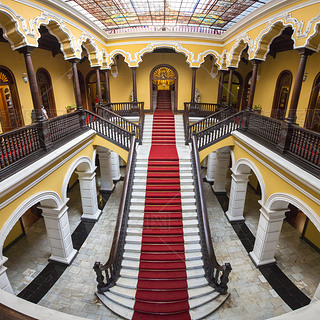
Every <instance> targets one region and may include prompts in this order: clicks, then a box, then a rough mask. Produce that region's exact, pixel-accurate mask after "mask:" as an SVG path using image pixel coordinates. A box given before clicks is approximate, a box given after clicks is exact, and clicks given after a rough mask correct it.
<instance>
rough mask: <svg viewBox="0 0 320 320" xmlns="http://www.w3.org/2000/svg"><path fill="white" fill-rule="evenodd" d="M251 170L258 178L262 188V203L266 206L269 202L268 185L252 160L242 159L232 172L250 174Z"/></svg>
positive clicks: (233, 167)
mask: <svg viewBox="0 0 320 320" xmlns="http://www.w3.org/2000/svg"><path fill="white" fill-rule="evenodd" d="M250 170H252V171H253V173H254V174H255V176H256V177H257V179H258V181H259V184H260V188H261V200H260V201H261V203H262V204H264V203H265V202H266V200H267V189H266V184H265V182H264V180H263V177H262V174H261V172H260V171H259V169H258V168H257V166H256V165H255V164H254V163H253V162H252V161H250V160H248V159H245V158H242V159H239V160H238V161H237V162H236V164H235V165H234V166H232V171H233V172H234V173H242V174H245V173H250Z"/></svg>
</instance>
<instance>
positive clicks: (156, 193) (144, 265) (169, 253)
mask: <svg viewBox="0 0 320 320" xmlns="http://www.w3.org/2000/svg"><path fill="white" fill-rule="evenodd" d="M186 277H187V273H186V264H185V254H184V240H183V223H182V208H181V193H180V174H179V157H178V153H177V148H176V146H175V126H174V116H173V113H172V112H171V111H170V110H163V109H161V110H159V109H157V110H156V111H155V113H154V117H153V129H152V145H151V150H150V154H149V161H148V173H147V185H146V198H145V209H144V223H143V232H142V245H141V255H140V266H139V275H138V284H137V293H136V297H135V298H136V301H135V305H134V310H135V311H134V314H133V318H132V319H134V320H138V319H141V320H144V319H154V320H157V319H170V320H189V319H191V318H190V315H189V303H188V284H187V280H186Z"/></svg>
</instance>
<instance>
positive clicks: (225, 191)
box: [212, 185, 227, 194]
mask: <svg viewBox="0 0 320 320" xmlns="http://www.w3.org/2000/svg"><path fill="white" fill-rule="evenodd" d="M212 190H213V192H214V193H215V194H227V190H226V189H217V188H216V189H215V188H214V185H213V186H212Z"/></svg>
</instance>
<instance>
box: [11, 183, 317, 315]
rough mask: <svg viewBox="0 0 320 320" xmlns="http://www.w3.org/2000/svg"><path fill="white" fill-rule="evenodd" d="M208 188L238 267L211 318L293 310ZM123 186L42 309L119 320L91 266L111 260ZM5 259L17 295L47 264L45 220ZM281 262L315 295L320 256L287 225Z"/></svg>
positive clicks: (222, 238) (212, 212) (252, 223)
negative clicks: (100, 293)
mask: <svg viewBox="0 0 320 320" xmlns="http://www.w3.org/2000/svg"><path fill="white" fill-rule="evenodd" d="M204 186H205V192H206V198H207V206H208V213H209V218H210V226H211V230H212V238H213V241H214V248H215V252H216V256H217V259H218V261H219V262H220V263H225V262H230V263H231V266H232V268H233V270H232V272H231V275H230V282H229V291H230V293H231V296H230V298H229V299H228V300H227V302H226V303H225V304H224V305H223V306H222V307H221V308H219V310H217V311H216V312H214V313H213V314H212V315H210V316H208V317H207V318H206V319H208V320H209V319H239V320H241V319H246V320H247V319H267V318H270V317H272V316H276V315H279V314H283V313H285V312H288V311H290V308H289V307H288V306H287V304H286V303H285V302H284V301H283V300H282V299H281V298H280V297H279V296H278V295H277V293H276V292H275V291H274V290H273V289H272V287H271V286H270V285H269V283H268V282H267V281H266V279H265V277H264V276H263V275H262V274H261V272H260V271H259V269H257V268H256V267H255V266H254V265H253V263H252V261H251V260H250V259H249V257H248V254H247V250H246V248H245V247H244V246H243V244H242V243H241V241H240V240H239V238H238V236H237V235H236V233H235V232H234V230H233V228H232V226H231V225H230V224H229V222H228V221H227V219H226V217H225V215H224V213H223V210H222V209H221V206H220V205H219V202H218V200H217V199H216V197H215V196H214V195H213V192H212V190H211V188H210V185H209V184H208V183H205V184H204ZM121 187H122V183H117V185H116V188H115V191H114V193H113V194H112V195H111V197H110V199H109V201H108V202H107V204H106V206H105V208H104V210H103V214H102V216H101V218H100V220H99V222H98V223H96V224H95V225H94V227H93V229H92V231H91V233H90V234H89V236H88V238H87V239H86V241H85V242H84V243H83V245H82V247H81V248H80V250H79V253H78V255H77V257H76V258H75V260H74V262H73V263H72V265H71V266H70V267H68V268H67V269H66V270H65V271H64V272H63V274H62V276H61V277H60V279H59V280H58V281H57V282H56V283H55V285H54V286H53V287H52V288H51V290H50V291H49V292H48V293H47V294H46V295H45V296H44V297H43V298H42V300H41V301H40V302H39V304H40V305H42V306H46V307H49V308H52V309H55V310H59V311H62V312H66V313H69V314H74V315H78V316H82V317H85V318H88V319H97V320H106V319H119V318H118V317H117V316H116V315H113V314H112V313H111V312H110V311H109V310H108V309H107V308H106V307H105V306H103V305H101V303H100V302H99V301H98V300H97V299H96V297H95V295H94V292H95V289H96V282H95V274H94V271H93V270H92V266H93V264H94V262H95V261H101V262H106V261H107V258H108V254H109V250H110V247H111V242H112V237H113V229H114V226H115V220H116V215H117V212H118V202H119V197H120V194H121ZM72 192H73V193H74V194H73V195H71V200H70V202H69V204H68V205H69V206H70V207H71V209H70V210H69V215H70V225H71V229H72V231H74V230H75V229H76V226H77V224H78V223H79V221H80V209H79V201H78V199H79V194H77V193H79V189H77V188H74V189H73V190H72ZM248 197H250V201H247V205H246V208H245V218H246V223H247V225H248V227H249V229H250V230H251V231H252V233H253V235H255V233H256V229H257V225H258V217H259V216H258V212H259V205H258V203H257V200H258V197H257V196H256V195H255V194H254V193H253V192H251V190H249V192H248ZM72 200H74V203H73V202H72ZM27 248H28V251H27V250H26V249H27ZM5 255H6V256H7V257H8V258H9V260H8V262H7V263H6V266H7V267H8V271H7V272H8V276H9V279H10V281H11V284H12V286H13V288H14V291H15V292H16V293H18V292H20V291H21V290H22V289H23V288H24V287H26V285H27V284H28V283H29V282H30V281H32V280H33V279H34V278H35V276H36V275H38V274H39V273H40V271H41V270H42V269H43V268H44V267H45V265H47V264H48V262H47V259H48V258H49V256H50V248H49V244H48V242H47V239H46V233H45V229H44V224H43V221H42V219H41V220H39V221H38V222H37V223H36V224H35V225H34V226H33V227H32V229H31V228H30V229H29V235H27V236H26V237H24V238H23V239H22V240H21V241H19V242H18V243H17V244H16V245H14V246H13V247H12V248H11V249H9V250H8V251H7V252H6V254H5ZM276 258H277V261H278V266H279V267H280V268H281V269H282V270H283V271H284V272H285V273H286V274H287V275H288V277H289V278H290V279H291V280H292V281H294V282H295V283H296V284H297V285H298V286H301V290H302V291H304V292H305V293H306V294H307V295H308V296H309V297H311V296H312V294H313V293H314V291H315V288H316V286H317V285H318V283H319V281H320V270H319V268H320V267H319V266H320V263H319V262H320V261H319V259H320V255H319V254H318V253H317V252H315V250H314V249H313V248H311V247H310V246H309V245H307V244H306V243H305V242H304V241H303V240H300V239H299V237H298V235H297V234H296V233H295V230H294V229H293V228H292V227H291V226H290V225H288V224H286V223H285V224H284V227H283V230H282V233H281V238H280V242H279V246H278V252H277V256H276ZM17 261H19V263H17Z"/></svg>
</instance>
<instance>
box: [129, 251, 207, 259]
mask: <svg viewBox="0 0 320 320" xmlns="http://www.w3.org/2000/svg"><path fill="white" fill-rule="evenodd" d="M184 256H185V261H199V260H201V259H202V254H201V252H200V251H199V252H185V253H184ZM123 259H126V260H135V261H140V252H129V251H128V252H124V253H123Z"/></svg>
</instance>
